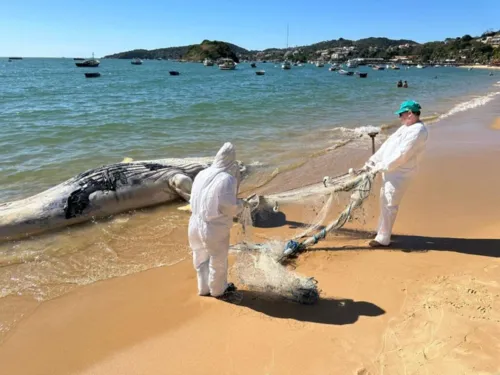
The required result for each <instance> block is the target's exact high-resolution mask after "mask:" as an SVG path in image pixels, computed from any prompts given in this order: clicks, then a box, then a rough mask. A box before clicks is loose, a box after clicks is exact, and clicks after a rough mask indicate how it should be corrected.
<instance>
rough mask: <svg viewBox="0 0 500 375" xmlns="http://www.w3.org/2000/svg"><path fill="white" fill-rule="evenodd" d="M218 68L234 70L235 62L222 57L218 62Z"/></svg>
mask: <svg viewBox="0 0 500 375" xmlns="http://www.w3.org/2000/svg"><path fill="white" fill-rule="evenodd" d="M219 69H220V70H235V69H236V64H235V63H234V61H233V60H232V59H222V63H220V64H219Z"/></svg>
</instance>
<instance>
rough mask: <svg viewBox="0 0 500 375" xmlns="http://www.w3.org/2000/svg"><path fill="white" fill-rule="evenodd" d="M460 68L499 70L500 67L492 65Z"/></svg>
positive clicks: (463, 66) (462, 66)
mask: <svg viewBox="0 0 500 375" xmlns="http://www.w3.org/2000/svg"><path fill="white" fill-rule="evenodd" d="M460 68H467V69H469V68H473V69H492V70H500V66H493V65H461V66H460Z"/></svg>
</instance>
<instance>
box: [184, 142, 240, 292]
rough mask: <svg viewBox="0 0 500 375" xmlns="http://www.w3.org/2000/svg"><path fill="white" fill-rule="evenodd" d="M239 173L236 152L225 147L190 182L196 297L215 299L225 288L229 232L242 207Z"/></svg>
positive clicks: (190, 223)
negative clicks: (212, 297)
mask: <svg viewBox="0 0 500 375" xmlns="http://www.w3.org/2000/svg"><path fill="white" fill-rule="evenodd" d="M238 173H239V169H238V164H237V162H236V152H235V149H234V147H233V145H232V144H231V143H225V144H224V146H222V148H221V149H220V150H219V152H218V153H217V155H216V156H215V159H214V163H213V164H212V165H211V166H210V167H209V168H207V169H205V170H204V171H201V172H200V173H199V174H198V175H197V176H196V178H195V179H194V182H193V187H192V189H191V200H190V203H191V210H192V215H191V218H190V220H189V231H188V237H189V245H190V246H191V249H192V250H193V265H194V268H195V269H196V272H197V277H198V294H199V295H209V294H211V295H212V296H214V297H218V296H220V295H222V294H223V293H224V291H225V290H226V288H227V256H228V251H229V232H230V229H231V226H232V222H233V217H234V216H236V215H237V214H238V213H239V211H240V210H241V207H242V206H241V204H240V203H239V202H240V201H239V200H238V199H237V198H236V194H237V190H238V177H239V176H238Z"/></svg>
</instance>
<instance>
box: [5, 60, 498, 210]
mask: <svg viewBox="0 0 500 375" xmlns="http://www.w3.org/2000/svg"><path fill="white" fill-rule="evenodd" d="M257 69H264V70H265V71H266V75H264V76H256V75H255V73H254V72H255V69H252V68H250V65H249V64H240V65H238V67H237V69H236V70H235V71H220V70H219V69H218V68H217V67H213V68H207V67H204V66H203V65H202V64H195V63H176V62H169V61H145V62H144V64H143V65H141V66H134V65H131V64H130V61H128V60H102V61H101V65H100V66H99V67H98V68H77V67H75V64H74V61H73V60H72V59H24V60H20V61H13V62H10V63H9V62H7V59H2V60H0V79H1V82H2V85H1V86H0V99H1V100H0V124H1V127H0V149H1V153H2V155H1V156H2V163H1V164H0V201H5V200H10V199H15V198H20V197H24V196H27V195H30V194H34V193H36V192H39V191H42V190H44V189H46V188H48V187H49V186H52V185H54V184H57V183H59V182H62V181H63V180H65V179H67V178H69V177H71V176H73V175H75V174H77V173H79V172H82V171H84V170H86V169H89V168H92V167H96V166H99V165H102V164H106V163H111V162H116V161H120V160H122V159H123V158H124V157H132V158H134V159H145V158H163V157H184V156H210V155H214V154H215V152H216V151H217V150H218V148H219V147H220V145H221V144H222V143H223V142H224V141H232V142H233V143H235V144H236V146H237V149H238V157H239V159H242V160H243V161H245V162H247V163H252V162H261V163H265V164H267V165H269V166H270V167H271V168H274V167H275V166H277V165H282V164H284V163H292V162H295V161H297V160H299V159H300V158H303V157H304V156H305V155H309V154H310V153H311V152H313V151H315V150H320V149H322V148H325V147H327V146H329V145H331V144H333V143H334V142H335V141H336V140H338V139H339V138H342V136H343V135H342V134H341V133H339V132H330V130H331V129H332V128H335V127H347V128H353V127H357V126H364V125H368V124H372V125H380V124H382V123H387V122H391V121H394V120H395V119H394V116H393V115H392V112H393V111H394V109H395V108H396V107H397V106H398V105H399V103H400V102H401V101H402V100H405V99H408V98H414V99H417V100H419V101H420V103H421V104H422V106H423V108H424V115H432V114H436V113H444V112H446V111H447V110H449V109H450V108H452V107H453V106H454V105H455V104H456V103H459V102H462V101H464V100H467V99H469V98H470V97H471V96H478V95H484V94H485V93H487V92H488V91H492V90H493V87H492V84H493V83H494V82H496V81H497V80H498V77H496V76H493V77H491V76H489V75H488V72H487V71H480V70H473V71H468V70H467V69H458V68H443V67H442V68H427V69H415V68H412V69H410V70H400V71H393V70H385V71H373V70H372V69H371V68H369V67H361V68H359V69H358V70H361V71H367V72H369V73H368V78H367V79H359V78H358V77H356V76H352V77H347V76H341V75H339V74H337V73H335V72H330V71H328V68H327V67H324V68H317V67H315V66H313V65H305V66H303V67H293V68H292V70H290V71H284V70H281V69H280V68H279V66H275V65H274V64H270V63H267V64H259V66H258V68H257ZM169 70H178V71H179V72H180V76H170V75H169V74H168V71H169ZM88 71H98V72H100V73H101V74H102V76H101V77H100V78H97V79H86V78H85V77H84V72H88ZM435 76H437V78H436V79H434V77H435ZM399 79H403V80H407V81H408V82H409V85H410V88H408V89H398V88H396V81H397V80H399Z"/></svg>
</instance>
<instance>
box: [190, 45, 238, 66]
mask: <svg viewBox="0 0 500 375" xmlns="http://www.w3.org/2000/svg"><path fill="white" fill-rule="evenodd" d="M220 58H230V59H233V61H236V62H239V59H238V56H237V55H236V53H235V52H234V51H233V50H232V49H231V46H230V45H229V44H227V43H224V42H219V41H216V40H214V41H210V40H204V41H203V42H201V44H197V45H194V46H191V47H189V49H188V51H187V52H186V54H185V55H184V56H183V59H184V60H188V61H203V60H204V59H211V60H218V59H220Z"/></svg>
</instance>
